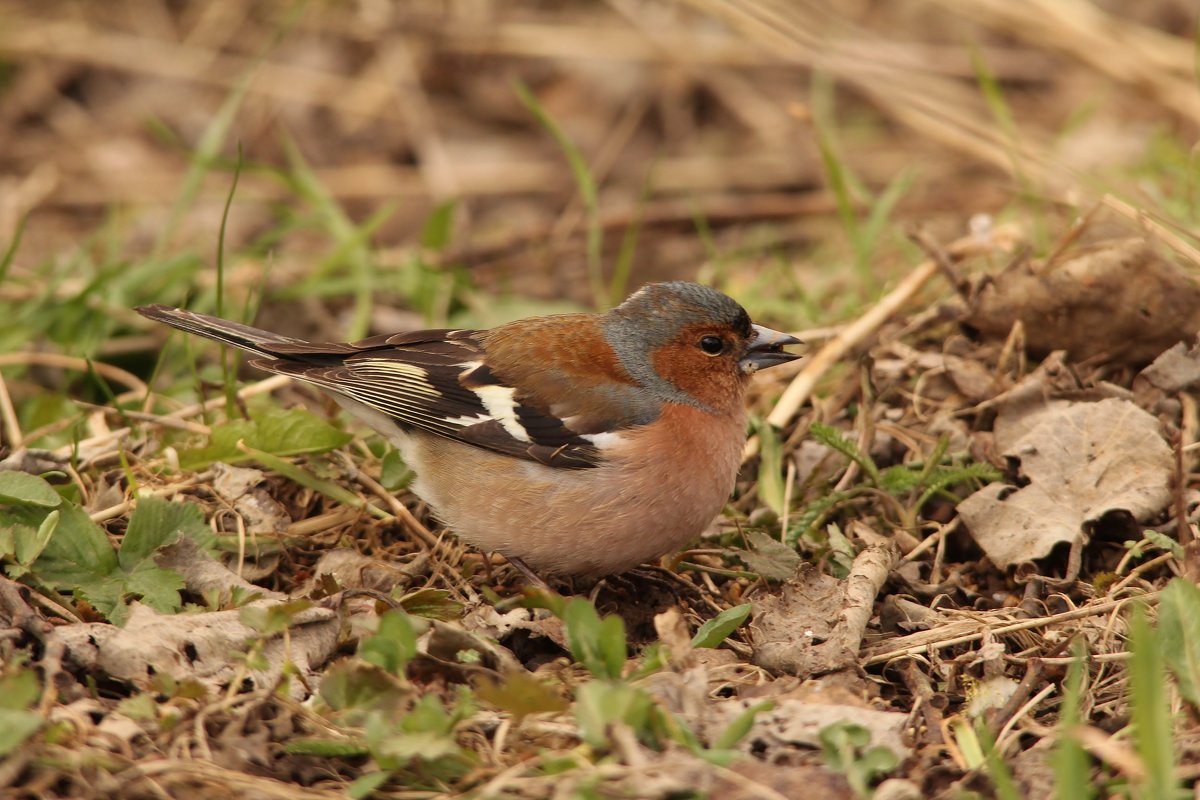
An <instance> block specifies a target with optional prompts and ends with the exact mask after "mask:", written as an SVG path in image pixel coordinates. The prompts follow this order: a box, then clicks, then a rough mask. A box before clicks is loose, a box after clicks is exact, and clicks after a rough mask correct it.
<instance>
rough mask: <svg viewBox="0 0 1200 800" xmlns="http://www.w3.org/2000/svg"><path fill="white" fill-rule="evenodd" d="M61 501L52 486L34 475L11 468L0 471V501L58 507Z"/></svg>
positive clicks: (12, 503) (11, 503)
mask: <svg viewBox="0 0 1200 800" xmlns="http://www.w3.org/2000/svg"><path fill="white" fill-rule="evenodd" d="M61 502H62V498H61V497H59V495H58V492H56V491H54V487H53V486H51V485H50V484H49V483H47V482H46V481H45V480H43V479H42V478H39V477H38V476H36V475H30V474H29V473H27V472H15V471H12V470H5V471H3V472H0V503H8V504H10V505H21V506H41V507H42V508H58V504H59V503H61Z"/></svg>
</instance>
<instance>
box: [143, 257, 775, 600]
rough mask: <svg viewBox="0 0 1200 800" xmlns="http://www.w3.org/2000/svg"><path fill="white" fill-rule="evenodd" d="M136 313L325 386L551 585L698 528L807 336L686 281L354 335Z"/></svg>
mask: <svg viewBox="0 0 1200 800" xmlns="http://www.w3.org/2000/svg"><path fill="white" fill-rule="evenodd" d="M138 311H139V312H140V313H141V314H142V315H143V316H146V317H149V318H150V319H154V320H158V321H160V322H165V323H167V324H168V325H172V326H174V327H176V328H179V329H181V330H184V331H188V332H189V333H194V334H198V335H200V336H205V337H207V338H210V339H215V340H217V341H220V342H225V343H226V344H229V345H233V346H235V347H239V348H242V349H244V350H248V351H250V352H251V353H254V354H255V355H256V356H258V357H257V358H255V359H252V360H251V361H250V362H249V363H250V364H252V365H254V366H256V367H258V368H260V369H263V370H266V371H268V372H277V373H281V374H284V375H290V376H292V377H293V378H295V379H297V380H300V381H303V382H305V383H311V384H314V385H315V386H318V387H320V388H321V389H323V390H325V391H327V392H328V393H329V394H331V395H332V396H333V397H334V399H335V400H337V402H338V403H340V404H341V405H342V406H343V407H344V408H345V409H346V410H347V411H349V412H350V413H351V414H353V415H354V416H356V417H359V418H360V419H362V420H363V421H365V422H366V423H367V424H368V425H370V426H371V427H373V428H374V429H375V430H377V431H379V432H380V433H382V434H384V435H385V436H387V437H388V438H389V439H390V440H391V441H392V442H394V443H395V444H396V446H397V447H398V448H399V449H400V452H401V455H402V456H403V458H404V461H405V462H406V463H407V464H408V465H409V466H410V467H411V468H412V469H413V470H414V471H415V472H416V474H417V478H416V480H415V482H414V484H413V487H412V488H413V491H414V492H415V493H416V494H417V495H418V496H419V497H421V498H422V499H424V500H425V501H426V502H427V503H429V505H430V506H431V507H432V508H433V509H434V511H435V512H436V514H437V516H438V517H439V518H440V519H441V520H442V521H443V522H444V523H446V524H447V525H448V526H449V527H450V528H451V529H452V530H454V531H455V532H456V533H457V534H458V535H459V536H460V537H461V538H463V539H464V540H466V541H467V542H469V543H471V544H473V545H475V546H476V547H479V548H480V549H483V550H486V551H496V552H499V553H501V554H503V555H504V556H505V557H507V558H508V559H509V561H511V562H512V563H514V565H515V566H517V567H518V568H520V569H521V571H522V572H524V573H525V574H526V576H527V577H530V578H531V579H532V580H535V581H536V575H537V574H542V575H548V574H559V575H578V576H589V577H598V576H602V575H608V574H612V573H617V572H622V571H625V570H628V569H630V568H632V567H634V566H637V565H638V564H641V563H643V562H645V561H648V560H651V559H655V558H657V557H659V556H661V555H664V554H666V553H668V552H672V551H674V550H677V549H679V548H680V547H682V546H683V545H685V544H688V543H689V542H691V541H692V540H694V539H695V538H696V537H697V536H698V535H699V534H700V533H701V531H703V530H704V528H705V527H707V526H708V524H709V523H710V522H712V520H713V518H714V517H716V515H717V514H718V513H720V510H721V508H722V506H723V505H724V503H725V501H726V499H727V498H728V497H729V495H730V493H731V492H732V491H733V485H734V479H735V476H736V473H737V469H738V465H739V463H740V461H741V454H742V447H743V445H744V444H745V439H746V412H745V407H744V396H745V392H746V386H747V383H748V379H749V376H750V375H751V374H752V373H754V372H755V371H756V370H758V369H761V368H763V367H769V366H772V365H775V364H782V363H784V362H787V361H791V360H793V359H795V358H798V356H796V355H794V354H791V353H786V352H784V351H783V350H782V349H781V348H782V347H783V346H784V345H790V344H798V343H799V340H798V339H796V338H795V337H792V336H789V335H788V334H785V333H779V332H777V331H773V330H770V329H769V328H764V327H762V326H760V325H754V324H752V323H751V322H750V317H749V316H748V315H747V314H746V311H745V310H744V309H743V308H742V307H741V306H740V305H738V303H737V302H735V301H734V300H732V299H731V298H729V297H727V296H726V295H724V294H722V293H720V292H718V291H716V290H714V289H710V288H708V287H705V286H700V285H697V284H694V283H686V282H683V281H673V282H669V283H657V284H650V285H648V286H646V287H644V288H643V289H641V290H640V291H638V292H637V293H635V294H633V295H632V296H630V297H629V298H628V299H626V300H625V302H623V303H621V305H619V306H617V307H616V308H614V309H612V310H611V311H608V312H607V313H603V314H560V315H554V316H546V317H532V318H529V319H522V320H518V321H516V322H510V323H508V324H506V325H501V326H499V327H496V328H492V329H490V330H483V331H480V330H428V331H414V332H411V333H396V334H391V335H383V336H374V337H371V338H368V339H363V340H362V341H358V342H353V343H348V344H334V343H316V342H305V341H302V340H299V339H293V338H291V337H287V336H280V335H278V334H274V333H270V332H267V331H263V330H259V329H257V328H251V327H248V326H246V325H241V324H238V323H236V322H228V321H226V320H222V319H218V318H216V317H210V316H206V315H204V314H197V313H194V312H191V311H185V310H182V309H175V308H168V307H165V306H147V307H144V308H139V309H138Z"/></svg>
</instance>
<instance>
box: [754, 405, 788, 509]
mask: <svg viewBox="0 0 1200 800" xmlns="http://www.w3.org/2000/svg"><path fill="white" fill-rule="evenodd" d="M755 428H756V429H757V430H758V441H759V445H760V449H759V453H760V455H759V463H758V496H759V498H760V499H761V500H762V501H763V502H764V503H766V504H767V507H768V508H770V509H771V510H772V511H774V512H775V514H776V516H778V517H785V516H787V509H786V508H784V497H785V495H786V494H787V486H786V485H785V482H784V475H783V463H784V461H783V441H782V440H781V438H780V433H779V429H778V428H777V427H775V426H774V425H772V424H771V423H769V422H766V421H763V422H760V423H758V424H757V425H756V426H755Z"/></svg>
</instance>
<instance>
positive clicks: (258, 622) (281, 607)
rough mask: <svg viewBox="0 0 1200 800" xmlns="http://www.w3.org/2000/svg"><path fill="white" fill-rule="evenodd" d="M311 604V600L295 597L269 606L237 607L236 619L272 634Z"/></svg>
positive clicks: (279, 630)
mask: <svg viewBox="0 0 1200 800" xmlns="http://www.w3.org/2000/svg"><path fill="white" fill-rule="evenodd" d="M312 605H313V604H312V601H311V600H305V599H304V598H297V599H295V600H289V601H288V602H286V603H278V604H274V605H269V606H246V607H244V608H240V609H238V619H240V620H241V621H242V624H243V625H245V626H246V627H248V628H253V629H254V630H256V631H258V632H259V633H265V634H268V635H273V634H276V633H282V632H283V631H285V630H287V629H288V628H289V627H291V625H292V621H293V620H294V619H295V618H296V615H297V614H299V613H300V612H301V611H306V610H308V609H310V608H312Z"/></svg>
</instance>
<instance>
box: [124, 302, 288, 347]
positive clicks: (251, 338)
mask: <svg viewBox="0 0 1200 800" xmlns="http://www.w3.org/2000/svg"><path fill="white" fill-rule="evenodd" d="M137 312H138V313H139V314H141V315H142V316H143V317H146V318H147V319H152V320H155V321H156V322H165V323H166V324H168V325H170V326H171V327H172V328H178V329H179V330H181V331H187V332H188V333H194V334H196V335H197V336H203V337H204V338H206V339H213V340H214V341H218V342H224V343H225V344H228V345H232V346H234V347H238V348H241V349H242V350H248V351H249V352H251V353H255V354H256V355H260V356H266V357H268V358H276V357H278V355H280V354H279V353H277V352H276V348H277V347H278V346H280V345H284V346H287V345H291V346H293V347H294V346H295V345H301V346H303V345H305V344H307V343H306V342H305V341H304V340H303V339H293V338H292V337H290V336H280V335H279V334H277V333H271V332H270V331H264V330H262V329H260V328H251V327H250V326H249V325H242V324H241V323H238V322H230V321H229V320H227V319H221V318H220V317H210V316H209V315H207V314H197V313H196V312H195V311H185V310H184V309H182V308H171V307H170V306H158V305H155V306H140V307H139V308H138V309H137Z"/></svg>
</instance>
